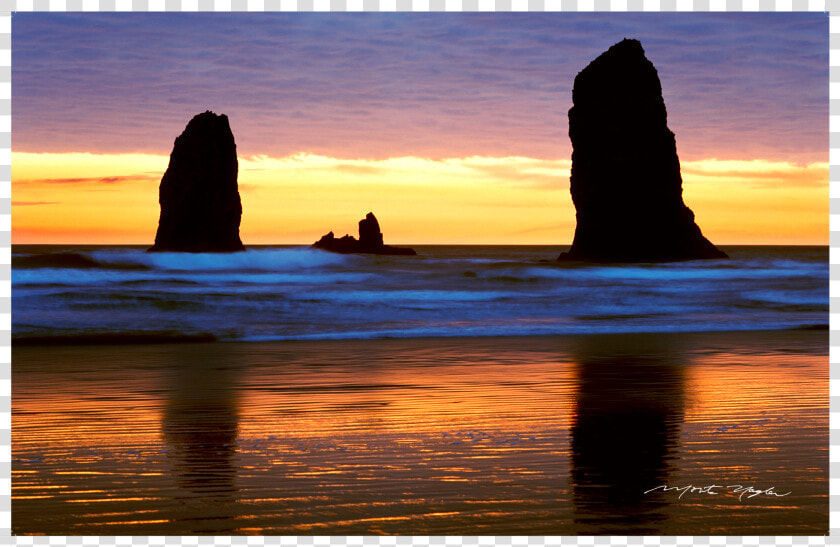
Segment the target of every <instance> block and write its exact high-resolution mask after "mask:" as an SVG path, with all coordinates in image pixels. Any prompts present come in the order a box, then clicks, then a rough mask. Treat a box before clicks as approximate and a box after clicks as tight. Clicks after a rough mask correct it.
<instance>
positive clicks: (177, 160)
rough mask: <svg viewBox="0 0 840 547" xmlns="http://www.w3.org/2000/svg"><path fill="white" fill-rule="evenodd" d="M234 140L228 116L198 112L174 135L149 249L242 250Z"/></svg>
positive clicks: (162, 181)
mask: <svg viewBox="0 0 840 547" xmlns="http://www.w3.org/2000/svg"><path fill="white" fill-rule="evenodd" d="M238 171H239V164H238V162H237V159H236V143H235V142H234V140H233V133H232V132H231V130H230V124H229V123H228V118H227V116H225V115H224V114H222V115H221V116H217V115H216V114H214V113H213V112H210V111H207V112H204V113H203V114H198V115H197V116H195V117H194V118H193V119H192V120H190V122H189V123H188V124H187V127H186V129H184V132H183V133H181V135H180V136H179V137H178V138H177V139H175V146H174V147H173V148H172V154H171V156H170V157H169V167H167V169H166V173H164V174H163V179H161V181H160V221H159V223H158V230H157V234H156V235H155V244H154V246H153V247H152V248H151V249H149V250H150V251H187V252H229V251H241V250H244V247H243V245H242V241H241V240H240V239H239V221H240V219H241V217H242V203H241V201H240V199H239V190H238V186H237V180H236V178H237V174H238Z"/></svg>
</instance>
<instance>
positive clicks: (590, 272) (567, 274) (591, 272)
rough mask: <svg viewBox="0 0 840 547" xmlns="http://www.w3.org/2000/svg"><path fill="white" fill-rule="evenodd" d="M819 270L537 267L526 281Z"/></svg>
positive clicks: (713, 277)
mask: <svg viewBox="0 0 840 547" xmlns="http://www.w3.org/2000/svg"><path fill="white" fill-rule="evenodd" d="M817 274H818V270H816V269H815V268H813V267H799V268H745V267H718V268H701V267H696V268H675V267H673V266H610V267H598V266H596V267H587V268H563V267H556V266H555V267H550V268H549V267H546V268H541V267H533V268H526V269H524V270H522V272H521V273H520V276H521V277H523V279H525V280H534V279H540V278H543V279H569V280H585V281H591V280H596V279H600V280H607V281H612V280H618V281H631V280H632V281H663V282H665V281H683V280H685V281H695V280H697V281H705V280H708V281H721V280H734V279H772V278H790V277H814V276H815V275H817Z"/></svg>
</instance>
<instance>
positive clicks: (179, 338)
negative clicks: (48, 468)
mask: <svg viewBox="0 0 840 547" xmlns="http://www.w3.org/2000/svg"><path fill="white" fill-rule="evenodd" d="M829 331H830V325H828V324H815V325H803V326H800V327H791V328H775V329H742V330H733V329H728V330H690V331H652V330H651V331H627V332H622V331H616V332H582V333H547V334H522V335H516V334H503V335H498V334H488V335H473V336H465V335H459V334H453V335H452V336H440V335H437V336H385V337H370V338H365V337H348V338H341V337H326V338H322V337H317V338H315V337H313V338H281V339H266V340H242V339H233V340H226V339H219V338H218V337H216V336H215V335H213V334H211V333H200V334H192V335H191V334H182V333H169V332H156V333H136V334H132V333H128V334H126V333H115V334H104V335H98V334H92V335H86V334H80V335H65V336H31V337H23V338H15V337H14V336H13V337H12V341H11V343H12V349H14V348H16V347H20V348H37V347H100V346H146V345H155V346H157V345H161V346H167V345H206V344H213V345H216V344H219V345H226V346H227V345H257V344H317V343H336V344H341V343H344V344H365V343H371V344H377V343H384V342H387V343H412V342H416V343H424V342H425V343H436V342H447V343H452V342H457V341H482V340H484V341H490V340H497V341H502V340H504V341H510V342H515V341H526V340H551V339H580V338H615V339H618V338H653V337H661V338H684V337H698V336H699V337H704V336H712V335H723V336H726V337H733V336H735V337H737V336H756V335H762V334H771V333H787V334H789V335H794V334H799V333H814V334H815V335H816V334H818V333H825V334H826V335H828V333H829ZM828 344H829V340H828V338H827V337H826V348H828Z"/></svg>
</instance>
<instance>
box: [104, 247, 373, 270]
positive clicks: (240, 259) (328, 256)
mask: <svg viewBox="0 0 840 547" xmlns="http://www.w3.org/2000/svg"><path fill="white" fill-rule="evenodd" d="M91 256H92V257H93V258H94V259H95V260H98V261H100V262H104V263H110V264H119V265H142V266H148V267H150V268H153V269H156V270H166V271H203V272H206V271H219V270H224V271H244V270H256V271H294V270H304V269H312V268H321V267H325V266H340V265H344V264H349V263H351V262H352V261H353V260H354V259H357V258H358V257H354V256H350V255H339V254H335V253H328V252H325V251H320V250H318V249H312V248H309V247H290V248H281V249H277V248H274V249H248V250H246V251H242V252H238V253H146V252H143V251H137V250H107V251H94V252H92V253H91Z"/></svg>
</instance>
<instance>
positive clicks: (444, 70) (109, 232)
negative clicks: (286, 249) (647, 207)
mask: <svg viewBox="0 0 840 547" xmlns="http://www.w3.org/2000/svg"><path fill="white" fill-rule="evenodd" d="M358 15H360V14H260V16H259V17H252V16H250V15H247V14H175V13H173V14H105V13H98V14H69V13H68V14H59V13H52V14H46V13H39V14H36V13H33V14H24V13H18V14H15V15H14V16H13V32H14V38H15V39H14V40H13V42H12V47H13V52H12V56H13V63H12V66H13V78H12V82H13V83H12V86H13V102H12V109H13V120H14V128H13V130H14V142H13V147H12V148H13V155H12V199H13V204H12V205H13V214H12V238H13V242H14V243H17V244H19V243H125V244H151V242H152V241H153V239H154V234H155V230H156V228H157V221H158V216H159V206H158V185H159V183H160V178H161V176H162V174H163V172H164V171H165V170H166V167H167V165H168V161H169V158H168V155H169V153H170V152H171V147H172V142H173V141H174V139H175V137H177V136H178V135H179V134H180V132H181V131H182V130H183V128H184V127H185V125H186V123H187V122H188V121H189V119H190V118H191V117H192V116H194V115H195V114H197V113H199V112H202V111H204V110H207V109H210V110H213V111H215V112H217V113H220V114H221V113H224V114H227V115H228V117H229V119H230V125H231V128H232V130H233V133H234V136H235V139H236V143H237V153H238V157H239V190H240V194H241V199H242V203H243V215H242V223H241V227H240V233H241V237H242V240H243V242H244V243H245V244H246V245H249V244H250V245H254V244H308V243H312V242H313V241H315V240H316V239H318V238H319V237H320V236H321V235H323V234H325V233H326V232H328V231H334V232H335V233H336V235H338V236H341V235H343V234H344V233H350V234H354V233H355V231H356V225H357V222H358V220H359V219H360V218H362V217H363V216H364V215H365V214H366V213H367V212H368V211H374V212H375V213H376V215H377V217H378V218H379V220H380V222H381V225H382V229H383V233H384V234H385V238H386V242H388V243H393V244H422V243H428V244H547V245H568V244H570V243H571V240H572V237H573V234H574V229H575V209H574V207H573V205H572V201H571V197H570V195H569V173H570V168H571V152H572V150H571V145H570V142H569V138H568V135H567V132H568V120H567V115H566V113H567V111H568V109H569V107H570V106H571V89H572V85H573V82H574V77H575V75H576V74H577V72H578V71H580V70H581V69H583V68H584V67H585V66H586V64H587V63H588V62H589V61H591V60H592V59H594V58H595V57H596V56H597V55H598V54H599V53H600V52H601V51H603V50H604V49H606V48H607V47H609V45H611V44H612V43H614V42H616V41H617V40H620V39H621V38H622V37H624V36H634V37H636V38H638V39H639V40H640V41H641V42H642V44H643V46H644V47H645V51H646V54H647V56H648V57H649V58H650V60H651V61H652V62H653V63H654V65H655V66H656V68H657V71H658V73H659V76H660V79H661V82H662V91H663V97H664V100H665V104H666V106H667V109H668V125H669V128H670V129H671V130H672V131H673V132H674V133H675V135H676V141H677V151H678V153H679V156H680V159H681V164H682V177H683V183H684V184H683V189H684V199H685V203H686V205H688V206H689V207H690V208H691V209H692V210H693V211H694V213H695V215H696V218H697V222H698V225H699V226H700V227H701V229H702V230H703V233H704V234H705V235H706V236H707V237H708V238H709V239H710V240H712V241H713V242H714V243H716V244H723V245H726V244H819V245H823V244H827V243H828V214H827V213H828V199H827V198H828V157H827V147H828V140H827V135H828V132H827V129H828V126H827V119H828V116H827V109H828V85H827V82H828V80H827V70H826V66H827V53H826V52H827V45H828V44H827V36H828V34H827V18H825V17H823V16H822V15H821V14H816V13H811V14H772V13H763V14H738V15H735V14H699V13H698V14H665V13H662V14H622V16H621V17H620V18H619V17H615V16H614V15H610V14H574V13H562V14H561V13H557V14H540V15H539V16H533V15H530V14H507V15H503V14H380V15H377V16H365V17H359V16H358ZM210 36H213V38H212V39H210ZM699 51H702V52H703V54H702V55H698V54H697V52H699Z"/></svg>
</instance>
